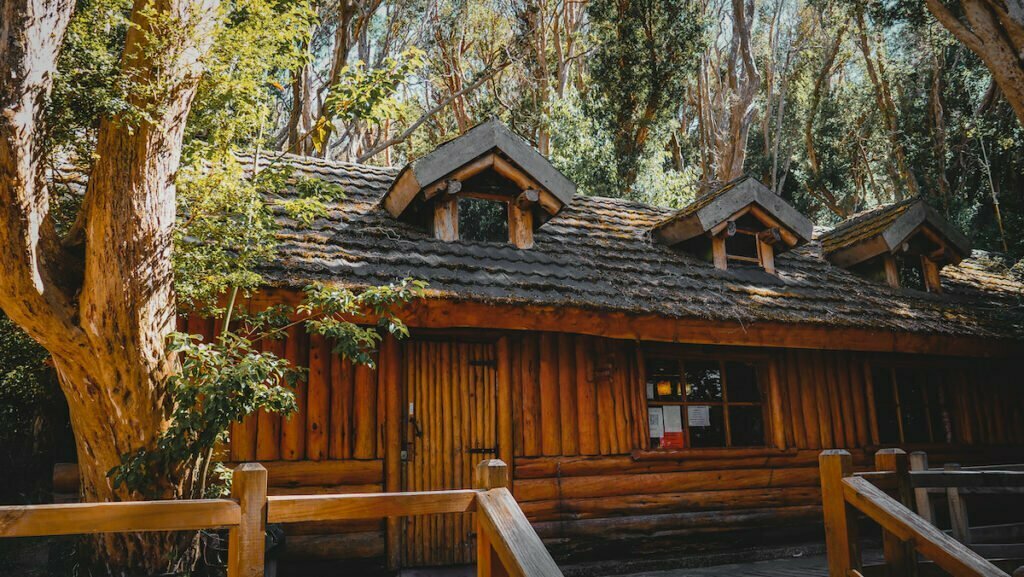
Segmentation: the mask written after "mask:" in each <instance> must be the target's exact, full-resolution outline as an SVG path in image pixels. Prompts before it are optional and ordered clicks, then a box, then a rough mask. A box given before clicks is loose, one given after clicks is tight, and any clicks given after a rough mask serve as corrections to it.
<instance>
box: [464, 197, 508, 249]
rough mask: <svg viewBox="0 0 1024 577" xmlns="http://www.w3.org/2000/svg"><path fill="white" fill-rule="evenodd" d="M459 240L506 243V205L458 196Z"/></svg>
mask: <svg viewBox="0 0 1024 577" xmlns="http://www.w3.org/2000/svg"><path fill="white" fill-rule="evenodd" d="M459 238H461V239H464V240H475V241H482V242H508V204H506V203H504V202H497V201H494V200H486V199H483V198H472V197H469V196H460V197H459Z"/></svg>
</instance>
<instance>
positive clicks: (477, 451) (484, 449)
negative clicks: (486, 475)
mask: <svg viewBox="0 0 1024 577" xmlns="http://www.w3.org/2000/svg"><path fill="white" fill-rule="evenodd" d="M466 452H467V453H469V454H471V455H480V454H485V453H494V454H495V455H497V454H498V447H477V448H473V449H466Z"/></svg>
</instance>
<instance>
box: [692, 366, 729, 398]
mask: <svg viewBox="0 0 1024 577" xmlns="http://www.w3.org/2000/svg"><path fill="white" fill-rule="evenodd" d="M683 369H684V370H685V371H686V400H687V401H691V402H692V401H710V402H719V401H721V400H722V371H721V368H720V367H719V365H718V363H717V362H707V361H687V362H685V363H683Z"/></svg>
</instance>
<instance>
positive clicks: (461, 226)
mask: <svg viewBox="0 0 1024 577" xmlns="http://www.w3.org/2000/svg"><path fill="white" fill-rule="evenodd" d="M575 193H576V186H575V185H574V184H573V183H572V182H571V181H569V180H568V179H567V178H565V176H563V175H562V173H560V172H558V170H556V169H555V168H554V167H553V166H551V164H550V163H548V161H547V159H545V158H544V157H543V156H541V155H540V154H539V153H538V152H537V151H536V150H534V149H533V148H532V147H530V145H529V144H527V143H526V142H525V141H524V140H523V139H522V138H520V137H518V136H516V135H515V134H513V133H512V132H510V131H509V130H508V129H507V128H505V126H503V125H502V124H501V123H499V122H497V121H494V120H491V121H488V122H485V123H483V124H480V125H479V126H476V127H474V128H472V129H471V130H469V131H468V132H466V133H465V134H463V135H462V136H460V137H458V138H456V139H454V140H450V141H448V142H446V143H444V144H442V145H441V146H439V147H438V148H437V149H435V150H434V151H433V152H431V153H430V154H428V155H426V156H424V157H422V158H419V159H417V160H415V161H413V162H411V163H409V164H408V165H406V167H405V168H403V169H402V172H401V173H400V174H399V176H398V178H397V179H396V180H395V181H394V183H393V184H392V185H391V188H390V189H389V190H388V192H387V193H386V194H385V195H384V198H383V199H382V200H381V203H382V204H383V206H384V208H385V209H386V210H387V211H388V212H389V213H391V214H392V216H395V217H396V218H400V219H402V220H405V221H407V222H412V223H416V224H419V225H421V226H422V227H423V228H424V229H426V230H429V231H431V232H432V233H433V235H434V238H437V239H438V240H443V241H446V242H454V241H458V240H465V241H475V242H508V243H511V244H513V245H515V246H517V247H519V248H530V247H532V246H533V232H534V230H536V229H537V228H538V227H540V226H542V225H543V224H544V223H545V222H547V221H548V219H550V218H551V217H552V216H554V215H555V214H557V213H558V212H559V211H560V210H561V209H562V208H563V207H564V206H565V205H566V204H568V203H569V202H570V201H571V200H572V197H573V196H574V195H575Z"/></svg>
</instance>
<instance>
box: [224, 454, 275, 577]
mask: <svg viewBox="0 0 1024 577" xmlns="http://www.w3.org/2000/svg"><path fill="white" fill-rule="evenodd" d="M231 498H232V499H235V500H237V501H238V504H239V505H240V506H241V508H242V521H241V523H240V524H239V525H238V526H237V527H232V528H231V530H230V531H228V577H263V558H264V554H265V548H266V528H267V470H266V469H264V468H263V465H260V464H259V463H242V464H241V465H239V466H237V467H235V472H234V475H233V476H232V480H231Z"/></svg>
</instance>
